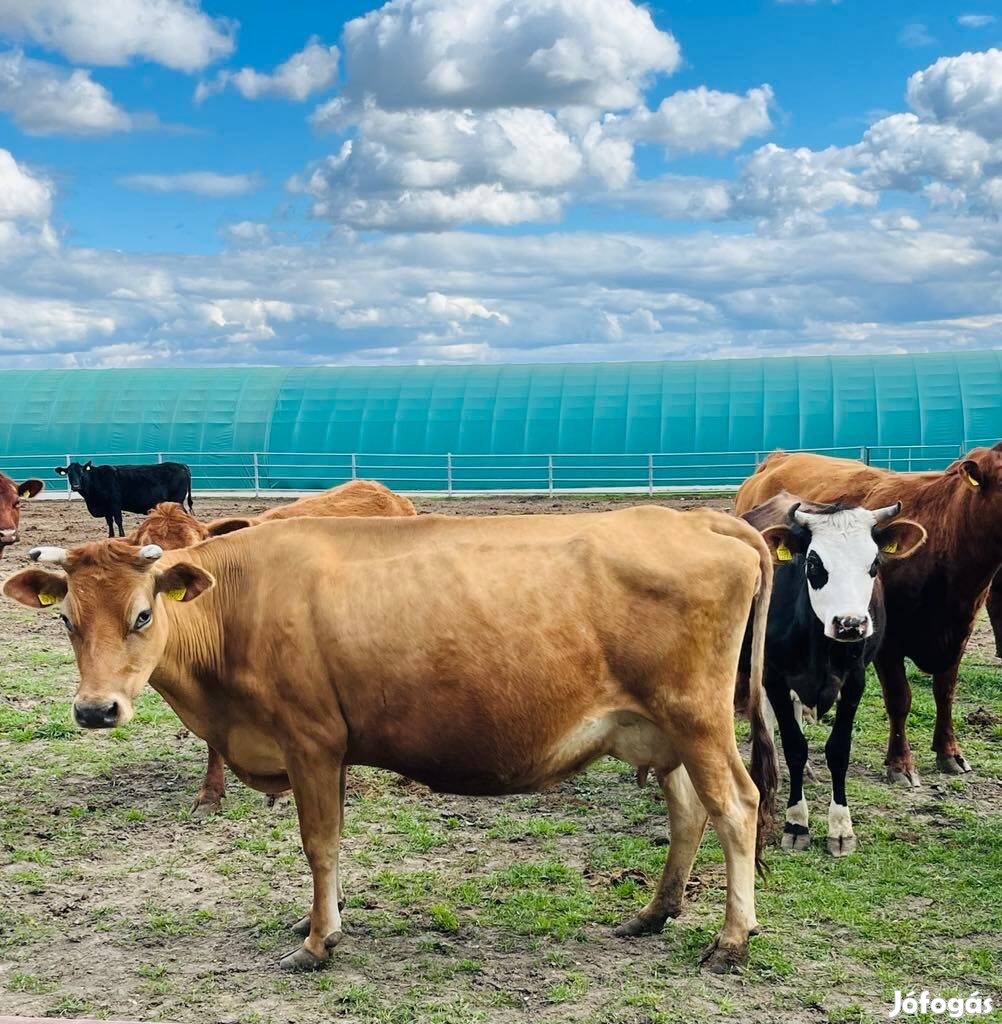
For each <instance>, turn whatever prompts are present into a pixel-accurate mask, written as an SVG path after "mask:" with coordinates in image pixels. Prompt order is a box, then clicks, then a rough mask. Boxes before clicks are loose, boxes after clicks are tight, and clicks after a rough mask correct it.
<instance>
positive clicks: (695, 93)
mask: <svg viewBox="0 0 1002 1024" xmlns="http://www.w3.org/2000/svg"><path fill="white" fill-rule="evenodd" d="M772 103H773V92H772V89H771V88H770V87H769V86H768V85H762V86H759V87H758V88H757V89H749V90H748V92H746V93H745V95H744V96H739V95H737V94H735V93H729V92H717V91H716V90H715V89H707V88H706V86H700V87H699V88H697V89H688V90H685V91H683V92H676V93H673V94H672V95H671V96H668V97H666V98H665V99H663V100H662V101H661V104H660V106H659V107H658V108H657V110H653V111H652V110H648V109H647V108H641V109H639V110H637V111H635V112H634V113H633V114H631V115H630V116H629V117H626V118H622V119H619V121H618V123H617V122H613V125H612V128H613V130H615V131H617V132H618V133H620V134H622V135H625V136H627V137H629V138H631V139H633V140H634V141H637V142H649V143H654V144H655V145H658V146H663V147H664V148H665V150H667V152H668V155H669V156H671V155H674V154H676V153H702V152H711V151H712V152H717V153H724V152H726V151H727V150H730V149H735V148H737V147H738V146H740V145H741V144H742V143H743V142H744V141H745V140H746V139H749V138H751V137H752V136H754V135H762V134H764V133H765V132H767V131H769V129H770V128H771V127H772V120H771V118H770V116H769V108H770V107H771V106H772Z"/></svg>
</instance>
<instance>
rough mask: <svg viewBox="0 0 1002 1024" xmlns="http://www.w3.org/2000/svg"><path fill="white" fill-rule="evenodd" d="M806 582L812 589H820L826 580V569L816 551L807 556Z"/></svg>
mask: <svg viewBox="0 0 1002 1024" xmlns="http://www.w3.org/2000/svg"><path fill="white" fill-rule="evenodd" d="M807 582H808V583H810V585H811V587H812V589H814V590H820V589H821V588H822V587H823V586H824V585H825V584H826V583H827V582H828V570H827V569H826V568H825V564H824V562H822V561H821V556H820V555H819V554H818V553H817V552H816V551H811V552H810V553H809V554H808V556H807Z"/></svg>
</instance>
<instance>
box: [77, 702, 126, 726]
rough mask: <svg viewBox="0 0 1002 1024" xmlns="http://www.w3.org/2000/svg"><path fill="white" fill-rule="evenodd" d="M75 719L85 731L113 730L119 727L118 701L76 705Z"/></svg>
mask: <svg viewBox="0 0 1002 1024" xmlns="http://www.w3.org/2000/svg"><path fill="white" fill-rule="evenodd" d="M73 717H74V718H76V720H77V725H82V726H83V727H84V728H85V729H111V728H113V727H114V726H116V725H118V701H117V700H107V701H102V702H100V703H97V704H92V703H89V702H88V703H77V704H74V705H73Z"/></svg>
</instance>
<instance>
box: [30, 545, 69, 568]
mask: <svg viewBox="0 0 1002 1024" xmlns="http://www.w3.org/2000/svg"><path fill="white" fill-rule="evenodd" d="M28 557H29V558H30V559H31V560H32V561H33V562H46V563H49V564H51V565H65V564H66V562H67V560H68V559H69V553H68V552H67V550H66V548H53V547H41V548H32V549H31V550H30V551H29V552H28Z"/></svg>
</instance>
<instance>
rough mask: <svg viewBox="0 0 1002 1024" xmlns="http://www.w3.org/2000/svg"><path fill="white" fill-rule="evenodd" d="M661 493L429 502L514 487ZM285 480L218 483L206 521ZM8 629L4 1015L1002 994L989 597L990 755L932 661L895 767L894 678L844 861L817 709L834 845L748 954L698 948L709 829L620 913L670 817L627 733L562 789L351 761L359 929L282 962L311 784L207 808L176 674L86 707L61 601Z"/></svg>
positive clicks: (597, 503) (352, 889)
mask: <svg viewBox="0 0 1002 1024" xmlns="http://www.w3.org/2000/svg"><path fill="white" fill-rule="evenodd" d="M642 500H643V499H638V498H637V497H635V496H630V497H628V498H623V499H620V498H548V497H547V498H476V499H452V500H442V499H434V500H433V499H419V500H418V501H416V502H415V504H416V505H417V506H418V508H419V510H420V511H421V512H432V511H434V512H443V513H447V514H475V515H489V514H497V513H520V514H521V513H525V514H536V513H562V512H568V511H578V510H583V509H592V510H597V509H604V508H612V507H616V506H621V505H628V504H638V503H641V501H642ZM656 500H659V501H662V502H664V503H666V504H667V503H671V504H678V502H677V501H674V502H672V501H670V500H665V499H663V498H662V499H656ZM685 503H687V504H713V505H716V506H717V507H723V508H726V507H727V506H728V501H727V500H726V499H716V500H689V501H687V502H685ZM269 504H272V503H270V502H267V501H264V500H260V501H255V500H234V499H209V498H205V499H202V498H199V497H197V496H196V511H197V512H198V514H199V515H200V517H202V518H206V519H208V518H212V517H215V516H223V515H228V514H236V513H246V512H256V511H259V510H262V509H264V508H265V507H267V506H268V505H269ZM137 521H138V517H130V520H129V522H127V523H126V528H127V529H128V528H129V524H130V522H131V523H133V524H134V523H135V522H137ZM22 532H23V540H22V543H21V544H20V545H18V547H17V548H16V549H15V550H13V551H10V552H8V553H7V555H6V556H5V557H4V559H3V562H2V563H0V577H2V576H6V575H7V574H8V573H10V572H12V571H14V570H15V569H16V568H19V567H21V566H22V565H23V564H25V553H26V552H27V550H28V548H29V547H31V546H32V545H34V544H40V543H47V544H57V545H63V546H69V545H71V544H73V543H76V542H79V541H83V540H87V539H97V538H100V537H101V536H103V533H104V524H103V521H98V520H93V519H91V518H90V517H89V516H88V515H87V512H86V509H85V508H84V506H83V503H82V502H70V503H68V502H63V501H44V502H42V501H39V502H34V503H32V504H31V506H30V507H29V508H27V509H26V511H25V513H24V516H23V519H22ZM0 630H2V632H0V773H3V775H4V777H5V779H6V784H5V786H4V787H3V788H2V789H0V1014H2V1013H18V1014H24V1015H28V1016H32V1015H37V1016H41V1015H46V1016H49V1015H64V1016H76V1015H80V1016H95V1017H104V1016H118V1017H135V1018H136V1019H142V1020H158V1021H177V1022H181V1021H185V1022H187V1021H190V1022H192V1024H194V1022H207V1021H208V1022H243V1024H265V1022H267V1024H286V1022H288V1024H293V1022H294V1024H311V1022H320V1021H330V1020H338V1021H359V1022H362V1021H365V1022H370V1021H372V1022H388V1024H404V1022H409V1021H420V1022H429V1024H432V1022H441V1024H465V1022H467V1021H491V1022H494V1021H497V1022H501V1024H507V1022H512V1024H514V1022H521V1021H527V1020H533V1021H536V1020H543V1021H553V1022H564V1021H574V1022H588V1024H616V1022H622V1024H694V1022H702V1021H706V1020H714V1021H733V1022H742V1024H747V1022H748V1021H754V1022H756V1024H757V1022H760V1021H762V1022H771V1021H777V1022H778V1021H782V1022H784V1024H786V1022H812V1024H813V1022H819V1024H820V1022H827V1024H847V1022H863V1021H870V1020H877V1019H882V1018H885V1017H886V1013H887V1011H888V1010H889V1009H890V1007H891V1006H893V992H894V990H895V989H896V988H900V989H902V990H903V991H904V990H907V989H916V990H919V991H920V990H921V989H922V988H929V989H930V990H935V991H937V992H939V991H942V992H944V993H951V994H952V993H953V992H954V991H956V992H960V993H962V994H964V995H967V994H969V993H970V992H971V991H973V990H975V989H977V990H979V991H980V992H981V993H982V994H983V995H985V994H989V993H991V994H995V993H998V994H999V995H1002V991H1000V990H1002V975H1000V967H999V964H1000V956H999V954H1000V948H999V935H1000V934H1002V917H1000V909H999V908H1000V904H1002V900H1000V895H1002V841H1000V832H1002V829H1000V825H1002V729H1000V723H1002V673H1000V666H999V662H998V661H997V659H996V658H995V657H994V644H993V643H992V639H991V634H990V632H989V631H988V628H987V625H986V624H985V623H981V624H980V625H979V629H978V633H977V635H976V637H975V638H974V642H973V643H972V646H971V649H970V651H969V654H968V658H967V661H966V663H965V672H964V676H963V678H962V680H961V686H960V690H959V693H958V706H957V721H958V723H959V734H960V738H961V742H962V744H963V746H964V750H965V752H966V753H967V755H968V757H969V758H970V760H971V761H972V763H974V764H975V766H976V768H977V772H976V774H975V776H974V777H973V778H969V779H964V780H954V779H947V778H944V777H943V776H939V775H937V774H936V772H935V770H934V767H933V766H932V756H931V754H930V753H929V752H928V750H927V747H928V740H929V733H930V732H931V722H932V700H931V694H930V692H929V688H928V685H927V683H926V682H925V681H924V680H922V679H920V678H918V677H916V678H915V679H914V686H915V707H914V710H913V715H912V729H913V732H914V735H913V745H914V746H915V747H916V752H917V756H918V757H919V768H920V771H922V772H923V777H924V779H925V783H926V784H925V786H924V787H923V789H922V790H919V791H915V792H905V791H902V790H895V789H891V788H890V787H889V786H887V785H886V784H885V783H884V782H883V778H882V775H883V773H882V766H881V762H882V753H883V744H884V743H885V742H886V718H885V717H884V714H883V709H882V706H881V703H880V698H879V687H876V686H874V685H872V683H871V685H869V686H868V692H867V696H866V698H865V701H864V706H863V708H862V709H861V713H860V718H859V722H858V727H857V735H856V745H855V749H854V763H853V767H852V774H851V778H850V803H851V805H852V808H853V818H854V821H855V822H856V830H857V833H858V834H859V835H860V852H859V854H857V855H856V856H855V857H852V858H846V859H844V860H841V861H836V860H834V859H832V858H830V857H828V856H827V855H826V854H825V853H824V850H823V847H824V841H823V827H824V824H823V823H824V819H825V816H826V812H827V806H828V799H829V791H828V788H827V771H826V769H825V768H824V760H823V753H822V747H823V743H824V738H825V736H826V729H825V728H824V727H823V726H820V725H819V726H810V727H808V736H809V740H810V743H811V748H812V761H813V764H814V766H815V771H816V773H817V775H818V781H817V782H816V783H813V784H811V785H810V786H809V788H808V789H809V791H808V798H809V801H810V804H811V812H812V821H813V826H814V831H815V833H816V835H815V842H814V846H813V847H812V849H811V850H810V851H808V852H807V853H805V854H800V855H796V856H788V855H787V856H784V855H782V854H781V853H779V851H776V850H774V851H772V852H771V853H770V856H769V863H770V867H771V874H770V876H769V878H768V879H767V880H766V881H764V882H762V883H761V884H760V886H759V894H758V898H759V917H760V920H761V921H762V923H763V925H764V930H763V934H762V935H761V936H759V937H758V938H756V939H754V940H753V942H752V959H751V964H750V966H749V968H748V969H747V970H746V971H745V972H744V973H742V974H739V975H735V976H730V977H724V978H717V977H714V976H709V975H706V974H703V973H701V972H700V971H699V970H698V969H697V967H696V962H697V959H698V954H699V951H700V949H701V948H702V947H703V946H705V945H706V943H708V942H709V941H710V939H711V938H712V936H713V934H714V933H715V931H716V930H717V928H719V924H720V920H721V918H722V913H723V897H724V877H723V864H722V858H721V854H720V850H719V847H718V845H717V843H716V841H715V838H714V837H713V836H712V835H708V836H707V839H706V840H705V842H704V845H703V849H702V851H701V853H700V856H699V859H698V860H697V864H696V869H695V872H694V876H693V882H692V886H691V893H690V897H691V899H690V903H689V905H688V906H687V908H686V910H685V912H684V913H683V916H682V917H681V918H680V919H679V921H678V922H676V923H669V925H668V927H667V928H666V930H665V932H664V934H663V935H661V936H657V937H650V938H647V939H642V940H632V941H631V940H623V939H616V938H614V937H613V936H612V934H611V925H612V924H613V923H615V922H616V921H618V920H621V919H623V918H625V917H627V916H629V914H630V913H631V912H632V911H633V910H634V909H635V908H636V907H637V906H638V905H640V904H642V903H643V902H646V899H647V898H648V897H649V893H650V890H651V886H652V885H653V881H654V880H655V879H656V877H657V875H658V874H659V873H660V866H661V863H662V860H663V857H664V850H665V843H666V838H665V814H664V807H663V804H662V802H661V799H660V795H659V794H656V793H655V789H654V787H653V786H648V787H647V788H646V789H644V790H640V789H638V788H637V786H636V783H635V781H634V779H633V774H632V772H631V771H630V770H629V769H627V768H626V767H625V766H623V765H620V764H618V763H616V762H611V761H602V762H599V763H598V764H597V765H595V766H593V767H592V768H591V769H590V770H589V771H588V772H586V773H584V774H582V775H581V776H578V777H577V778H576V779H573V780H570V781H568V782H566V783H564V784H562V785H560V786H559V787H557V788H556V789H554V790H552V791H550V792H547V793H543V794H539V795H532V796H526V797H514V798H505V799H483V798H481V799H466V798H459V797H451V796H442V795H436V794H432V793H429V792H428V791H427V790H425V789H424V788H423V787H420V786H418V785H415V784H413V783H409V782H406V781H405V780H400V779H398V778H396V777H394V776H391V775H389V774H386V773H382V772H378V771H374V770H366V769H353V770H352V773H351V781H350V783H349V797H348V806H347V813H346V833H345V841H344V863H345V871H346V876H347V879H346V890H347V898H348V907H347V910H346V912H345V931H346V936H347V937H346V939H345V941H344V942H343V943H342V944H341V946H339V947H338V950H337V953H336V957H335V960H336V963H335V964H334V965H333V966H332V967H331V968H329V969H328V970H325V971H323V972H321V973H319V974H316V975H303V976H298V975H297V976H287V975H284V974H281V973H279V972H278V971H277V970H276V968H275V962H276V961H277V959H278V957H279V955H280V954H281V953H283V952H286V951H288V949H291V948H292V946H293V945H294V944H295V943H296V940H295V939H294V938H293V937H292V936H291V934H290V933H289V931H288V926H289V925H290V924H291V923H292V922H293V921H294V920H296V919H297V918H298V917H299V916H300V915H301V914H302V913H303V908H304V907H305V906H306V905H307V902H308V894H309V876H308V871H307V868H306V864H305V859H304V858H303V856H302V853H301V850H300V848H299V843H298V830H297V826H296V818H295V811H294V808H293V807H292V806H291V805H290V804H289V803H288V802H280V803H279V804H278V805H276V806H275V807H274V808H268V807H266V806H265V803H264V800H263V798H262V797H260V795H259V794H256V793H252V792H250V791H249V790H247V789H245V788H243V787H242V786H240V785H239V783H237V782H236V781H235V780H234V779H233V778H232V777H229V779H228V793H227V798H226V801H225V803H224V809H223V811H222V813H220V814H218V815H215V816H212V817H207V818H199V817H195V816H192V815H191V814H190V813H189V811H188V806H189V803H190V800H191V797H192V796H193V794H194V791H195V789H196V788H197V785H198V781H199V778H200V774H201V771H202V770H203V767H204V744H202V743H201V742H199V741H198V740H197V739H196V738H195V737H193V736H190V735H189V734H188V733H187V732H186V731H185V730H184V729H183V728H182V727H181V726H180V723H179V722H178V721H177V719H176V718H174V716H173V714H172V713H171V712H170V711H169V709H167V707H166V705H164V703H163V702H162V701H161V700H160V699H159V698H158V697H157V696H156V695H155V694H153V693H147V694H146V695H145V696H144V697H143V698H142V700H141V701H140V703H139V705H138V713H137V717H136V720H135V721H134V722H133V723H132V724H130V725H129V726H128V727H126V728H125V729H116V730H112V732H111V733H109V734H101V735H94V734H85V733H82V732H80V731H79V730H76V729H74V728H73V726H72V725H71V724H70V721H69V701H70V699H71V697H72V692H73V688H74V684H75V675H74V665H73V659H72V656H71V654H70V650H69V645H68V644H67V643H66V639H65V636H64V635H63V632H62V627H61V626H59V625H58V623H56V622H54V621H52V619H51V617H50V616H47V615H34V614H32V613H30V612H28V611H27V610H26V609H19V608H17V607H16V606H13V605H10V604H9V603H8V602H2V603H0ZM920 748H921V749H920ZM819 837H820V841H819Z"/></svg>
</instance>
